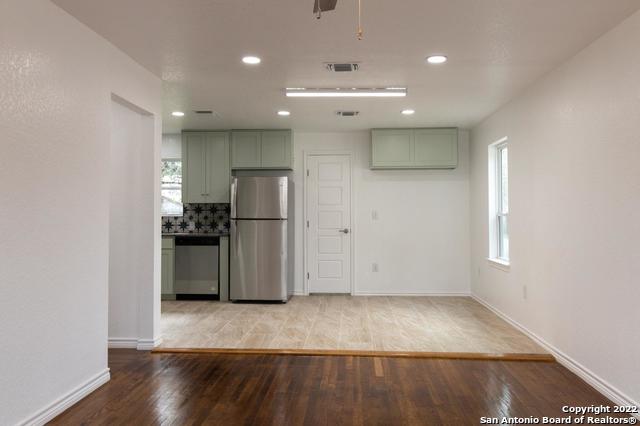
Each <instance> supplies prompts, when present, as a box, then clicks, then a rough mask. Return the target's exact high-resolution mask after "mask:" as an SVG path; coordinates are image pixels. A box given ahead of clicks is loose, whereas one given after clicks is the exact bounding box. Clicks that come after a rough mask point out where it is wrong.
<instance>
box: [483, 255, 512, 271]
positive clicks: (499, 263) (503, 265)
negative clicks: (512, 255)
mask: <svg viewBox="0 0 640 426" xmlns="http://www.w3.org/2000/svg"><path fill="white" fill-rule="evenodd" d="M487 261H488V262H489V265H490V266H493V267H494V268H497V269H500V270H502V271H505V272H509V270H510V269H511V263H509V262H508V261H506V260H502V259H497V258H491V257H489V258H487Z"/></svg>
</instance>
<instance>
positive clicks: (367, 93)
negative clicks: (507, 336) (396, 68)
mask: <svg viewBox="0 0 640 426" xmlns="http://www.w3.org/2000/svg"><path fill="white" fill-rule="evenodd" d="M285 93H286V95H287V96H288V97H290V98H402V97H405V96H407V88H406V87H393V88H377V89H359V88H356V87H353V88H349V89H306V88H286V89H285Z"/></svg>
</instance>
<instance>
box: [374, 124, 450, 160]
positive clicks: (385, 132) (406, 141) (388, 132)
mask: <svg viewBox="0 0 640 426" xmlns="http://www.w3.org/2000/svg"><path fill="white" fill-rule="evenodd" d="M457 166H458V129H456V128H433V129H373V130H372V131H371V168H372V169H455V168H456V167H457Z"/></svg>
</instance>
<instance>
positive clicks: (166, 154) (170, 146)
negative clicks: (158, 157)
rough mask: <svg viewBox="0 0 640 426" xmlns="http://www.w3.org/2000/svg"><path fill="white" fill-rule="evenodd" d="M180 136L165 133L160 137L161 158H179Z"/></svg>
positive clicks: (180, 149) (180, 148)
mask: <svg viewBox="0 0 640 426" xmlns="http://www.w3.org/2000/svg"><path fill="white" fill-rule="evenodd" d="M181 156H182V135H181V134H174V133H165V134H163V135H162V158H181Z"/></svg>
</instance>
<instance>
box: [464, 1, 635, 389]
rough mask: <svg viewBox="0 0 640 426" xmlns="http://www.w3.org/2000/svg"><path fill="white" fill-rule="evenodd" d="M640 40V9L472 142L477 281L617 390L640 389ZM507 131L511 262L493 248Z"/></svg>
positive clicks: (485, 293) (497, 302)
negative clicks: (498, 265)
mask: <svg viewBox="0 0 640 426" xmlns="http://www.w3.org/2000/svg"><path fill="white" fill-rule="evenodd" d="M638 40H640V13H636V14H635V15H633V16H632V17H631V18H629V19H627V20H626V21H625V22H623V23H622V24H621V25H619V26H618V27H617V28H615V29H614V30H612V31H611V32H610V33H608V34H606V35H605V36H603V37H602V38H601V39H599V40H598V41H596V42H595V43H594V44H592V45H591V46H589V47H588V48H587V49H585V50H584V51H583V52H581V53H580V54H578V55H577V56H576V57H574V58H572V59H571V60H569V61H568V62H567V63H565V64H564V65H563V66H561V67H560V68H559V69H557V70H555V71H553V72H552V73H550V74H548V75H547V76H546V77H544V78H543V79H542V80H541V81H539V82H538V83H537V84H535V85H534V86H533V87H531V88H529V89H528V90H527V91H526V93H524V94H523V95H522V96H520V97H519V98H518V99H517V100H515V101H513V102H511V103H510V104H508V105H507V106H505V107H504V108H502V109H501V110H500V111H498V112H497V113H495V114H494V115H493V116H492V117H490V118H489V119H487V120H486V121H485V122H484V123H482V124H481V125H479V126H478V127H477V128H475V129H473V132H472V150H471V163H472V167H471V182H472V187H471V193H472V197H471V213H472V221H471V231H472V233H471V235H472V257H471V264H472V292H473V293H474V294H475V295H477V296H479V297H480V298H482V299H483V300H485V301H486V302H488V303H489V304H490V305H492V306H493V307H495V308H497V309H498V310H500V311H502V312H503V313H505V314H506V315H508V316H509V317H510V318H512V319H514V320H515V321H517V322H518V323H520V324H521V325H523V326H524V327H526V328H527V329H528V330H530V331H531V332H533V333H535V334H536V335H538V336H540V337H541V338H542V339H543V340H545V341H546V342H547V343H549V344H551V345H552V346H554V347H555V348H557V349H558V350H560V351H561V352H563V353H564V354H566V355H567V356H568V357H570V358H572V359H573V360H574V361H576V362H578V363H579V364H581V365H582V366H583V367H584V368H585V369H586V370H590V371H591V372H592V373H593V374H594V375H596V376H599V377H600V378H601V379H603V381H604V382H608V384H609V385H611V387H610V388H609V390H610V394H615V395H617V396H618V397H622V398H624V397H625V395H626V398H632V399H634V400H635V401H640V332H639V331H638V327H639V326H640V309H639V307H638V300H640V279H639V277H640V244H639V241H640V221H639V220H638V218H639V217H640V216H639V212H640V166H639V160H640V141H639V139H638V138H639V135H640V79H639V76H640V50H639V49H638ZM503 136H507V137H509V144H510V146H509V162H510V164H509V186H510V189H509V191H510V193H509V198H510V218H509V220H510V238H511V240H510V241H511V243H510V246H511V258H512V259H511V262H512V264H511V270H510V271H509V272H504V271H501V270H498V269H495V268H493V267H490V266H489V265H488V263H487V261H486V260H485V258H486V257H487V254H488V246H489V243H488V231H487V223H488V214H487V198H488V195H487V145H488V144H490V143H492V142H494V141H496V140H498V139H500V138H502V137H503ZM524 286H526V288H527V293H528V296H527V298H526V299H525V298H524V296H523V287H524ZM605 386H606V384H605ZM616 392H617V393H616Z"/></svg>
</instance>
